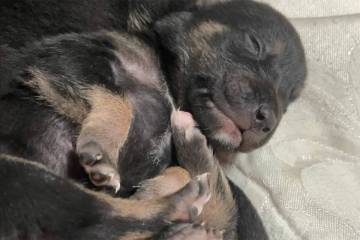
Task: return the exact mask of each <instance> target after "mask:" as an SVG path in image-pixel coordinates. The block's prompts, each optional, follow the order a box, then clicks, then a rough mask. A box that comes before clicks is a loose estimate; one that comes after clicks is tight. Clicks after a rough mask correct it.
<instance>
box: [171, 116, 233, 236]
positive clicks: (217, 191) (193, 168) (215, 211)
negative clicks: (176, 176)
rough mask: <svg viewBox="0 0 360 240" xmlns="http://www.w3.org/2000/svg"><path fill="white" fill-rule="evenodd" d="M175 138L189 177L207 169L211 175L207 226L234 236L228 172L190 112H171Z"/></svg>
mask: <svg viewBox="0 0 360 240" xmlns="http://www.w3.org/2000/svg"><path fill="white" fill-rule="evenodd" d="M171 123H172V129H173V139H174V143H175V147H176V151H177V157H178V161H179V163H180V165H181V166H182V167H183V168H185V169H186V170H187V171H188V172H189V173H190V176H191V177H193V176H196V175H198V174H202V173H205V172H208V173H209V174H210V177H209V181H210V191H211V196H212V197H211V199H210V201H209V202H208V203H207V204H206V206H205V208H204V210H203V212H202V214H201V216H200V218H201V220H202V221H203V222H205V223H206V225H207V226H208V227H209V228H211V229H215V230H217V231H224V234H225V236H227V237H226V239H233V236H234V235H233V234H235V233H234V232H233V231H234V230H235V226H236V221H235V217H236V206H235V201H234V198H233V195H232V192H231V189H230V186H229V183H228V180H227V179H226V177H225V174H224V173H223V171H222V168H221V166H220V165H219V162H218V161H217V159H215V158H214V154H213V152H212V150H211V149H210V148H209V147H208V145H207V142H206V138H205V136H204V135H203V134H202V133H201V132H200V130H199V129H197V128H196V123H195V121H194V120H193V118H192V116H191V114H189V113H185V112H180V111H176V112H174V113H173V114H172V119H171Z"/></svg>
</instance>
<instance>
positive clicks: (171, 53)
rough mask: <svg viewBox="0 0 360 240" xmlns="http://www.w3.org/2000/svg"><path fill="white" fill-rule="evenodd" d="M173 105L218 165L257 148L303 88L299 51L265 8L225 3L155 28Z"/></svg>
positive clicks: (283, 23)
mask: <svg viewBox="0 0 360 240" xmlns="http://www.w3.org/2000/svg"><path fill="white" fill-rule="evenodd" d="M155 31H156V32H157V34H158V36H159V39H160V41H161V46H162V51H160V53H161V54H162V55H161V59H165V61H163V62H164V63H166V64H163V67H164V69H165V71H166V73H167V75H166V76H167V78H166V79H167V81H168V85H169V87H170V89H171V94H172V96H173V97H174V99H175V102H176V106H178V107H180V108H182V109H184V110H187V111H190V112H191V113H192V114H193V115H194V118H195V120H196V121H197V122H198V124H199V126H200V129H201V130H202V131H203V132H204V134H205V135H206V136H207V138H208V140H209V142H210V144H211V145H212V146H213V148H214V150H215V153H216V154H218V155H219V156H222V157H220V160H222V162H223V163H225V162H226V161H227V160H231V158H227V157H226V155H227V154H225V155H223V154H222V153H229V152H248V151H251V150H253V149H255V148H258V147H260V146H261V145H263V144H265V143H266V142H267V141H268V140H269V139H270V138H271V136H272V134H273V133H274V131H275V129H276V127H277V126H278V124H279V122H280V119H281V117H282V115H283V113H284V112H285V111H286V109H287V107H288V105H289V104H290V103H291V102H292V101H293V100H294V99H296V97H297V96H298V95H299V92H300V90H301V89H302V88H303V85H304V79H305V74H306V68H305V59H304V51H303V47H302V45H301V42H300V39H299V37H298V34H297V33H296V32H295V30H294V28H293V27H292V26H291V24H290V23H289V22H288V21H287V20H286V18H285V17H283V16H282V15H281V14H279V13H278V12H276V11H274V10H273V9H272V8H270V7H269V6H267V5H264V4H260V3H257V2H252V1H228V2H225V3H218V4H214V5H211V6H210V7H205V8H202V9H201V10H198V11H196V12H182V13H174V14H172V15H170V16H168V17H166V18H164V19H161V20H160V21H158V22H156V24H155Z"/></svg>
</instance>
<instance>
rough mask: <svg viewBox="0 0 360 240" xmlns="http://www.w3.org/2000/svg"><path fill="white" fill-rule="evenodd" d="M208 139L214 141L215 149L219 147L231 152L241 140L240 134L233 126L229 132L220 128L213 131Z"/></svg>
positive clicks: (237, 146)
mask: <svg viewBox="0 0 360 240" xmlns="http://www.w3.org/2000/svg"><path fill="white" fill-rule="evenodd" d="M210 139H211V140H212V142H214V144H215V149H216V148H217V147H219V148H220V149H223V150H226V151H230V152H232V151H236V149H237V148H239V146H240V144H241V142H242V135H241V132H240V130H238V129H237V128H234V129H233V130H232V131H231V132H228V131H226V130H224V129H220V130H217V131H216V132H215V133H213V134H212V136H211V137H210Z"/></svg>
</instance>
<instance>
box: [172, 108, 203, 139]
mask: <svg viewBox="0 0 360 240" xmlns="http://www.w3.org/2000/svg"><path fill="white" fill-rule="evenodd" d="M171 127H172V129H173V132H174V134H175V135H177V136H181V135H183V136H184V137H185V139H186V140H187V141H192V139H194V138H199V139H202V140H203V141H206V138H205V136H204V135H203V134H202V133H201V132H200V130H199V129H198V128H197V123H196V122H195V120H194V119H193V117H192V115H191V113H188V112H184V111H174V112H173V113H172V115H171Z"/></svg>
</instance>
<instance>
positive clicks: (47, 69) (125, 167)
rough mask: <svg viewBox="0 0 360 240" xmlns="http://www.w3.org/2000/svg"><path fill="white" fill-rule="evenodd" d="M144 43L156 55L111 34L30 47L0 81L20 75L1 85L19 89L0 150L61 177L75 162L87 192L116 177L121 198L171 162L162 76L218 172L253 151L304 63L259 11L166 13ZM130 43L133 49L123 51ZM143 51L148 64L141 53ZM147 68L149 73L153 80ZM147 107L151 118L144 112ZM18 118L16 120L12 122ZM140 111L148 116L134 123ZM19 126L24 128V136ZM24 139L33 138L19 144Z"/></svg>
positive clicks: (233, 5)
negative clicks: (200, 134) (234, 157)
mask: <svg viewBox="0 0 360 240" xmlns="http://www.w3.org/2000/svg"><path fill="white" fill-rule="evenodd" d="M220 13H221V14H220ZM224 13H226V14H224ZM263 17H265V19H266V21H265V20H263ZM240 20H241V21H240ZM269 22H273V24H270V23H269ZM245 23H246V24H245ZM181 31H182V32H181ZM154 32H155V33H156V38H155V39H156V40H159V41H160V46H157V45H156V44H155V43H154V42H152V40H151V38H145V39H146V40H145V41H144V42H142V40H141V39H137V38H136V39H133V38H130V41H125V42H124V40H120V41H119V40H118V39H117V37H115V38H114V37H111V35H112V34H113V33H112V34H110V35H109V34H105V41H104V40H101V36H99V35H96V34H95V37H94V35H92V34H90V36H83V37H81V39H82V40H81V41H80V44H78V43H77V40H76V38H77V37H75V40H74V39H72V36H74V35H66V36H65V39H64V40H61V39H56V38H53V39H49V40H48V42H47V41H45V43H44V44H45V45H44V46H45V47H44V46H41V43H40V47H39V46H38V47H36V46H35V47H34V48H33V50H34V49H36V50H34V51H32V50H31V47H30V50H26V49H28V48H25V49H23V50H22V51H20V52H19V53H18V52H17V53H16V54H15V55H13V54H11V55H10V56H16V55H18V54H19V55H20V56H22V57H20V59H25V61H20V63H17V64H14V68H12V67H9V66H7V69H5V70H4V71H3V70H1V72H5V73H8V71H9V69H10V72H13V71H14V70H15V72H17V71H16V69H25V71H22V70H21V71H19V72H17V74H15V75H16V77H15V78H16V80H17V81H12V80H13V78H12V77H10V79H11V81H9V82H11V83H14V82H17V83H19V82H20V83H21V84H20V85H21V86H22V87H20V88H17V90H16V91H15V92H12V93H11V94H9V95H7V96H6V97H4V98H3V100H2V101H1V103H0V104H2V106H1V108H2V109H10V106H11V109H12V114H9V115H7V116H3V117H1V118H2V119H1V122H2V124H1V125H2V126H11V127H10V128H9V129H10V130H9V129H2V130H1V131H2V133H1V138H2V139H9V137H11V139H12V141H11V142H10V143H9V142H5V141H4V144H3V145H2V146H1V148H3V149H4V151H6V152H11V153H16V154H21V155H25V157H26V156H27V157H28V158H30V159H34V155H36V154H39V155H41V156H42V157H40V158H38V159H41V161H44V162H46V161H47V160H46V159H52V161H49V162H48V164H51V165H52V166H54V167H55V168H56V169H58V170H59V171H60V172H62V173H63V174H65V175H66V174H69V172H70V173H72V171H74V168H73V166H72V164H74V162H76V161H71V160H74V158H75V160H76V158H77V156H81V159H80V162H81V165H82V166H83V167H84V169H85V170H86V171H87V173H88V174H89V175H90V179H91V180H92V182H93V183H94V184H95V185H99V186H111V187H113V188H115V189H118V186H119V180H120V178H121V187H122V188H123V189H124V188H125V189H126V188H131V187H132V186H135V185H137V183H139V182H140V181H141V180H143V179H146V178H148V177H149V176H155V175H156V174H157V173H158V172H159V171H161V170H162V169H164V168H166V167H167V166H168V165H169V164H170V162H171V157H162V156H166V155H167V154H171V150H168V149H171V148H170V147H169V146H170V140H169V139H170V134H169V129H168V125H169V122H168V121H169V115H170V114H169V112H170V111H171V108H172V107H171V102H170V101H169V96H168V94H167V91H166V85H164V82H163V80H162V76H161V77H158V76H159V73H160V74H161V73H163V72H165V73H166V77H165V79H166V81H167V85H168V86H169V87H170V89H171V96H172V97H173V98H174V99H175V101H176V105H177V106H179V107H181V108H183V109H185V110H189V111H190V112H192V114H193V116H194V118H195V120H196V121H197V122H198V123H199V128H200V129H201V131H202V132H203V133H205V135H206V137H207V139H208V141H209V143H210V144H211V145H212V146H213V148H214V151H215V154H216V156H217V157H218V159H219V160H220V161H221V162H222V164H223V165H224V164H226V163H229V159H230V158H229V155H231V154H232V153H236V152H238V151H249V150H251V149H253V148H256V147H259V146H261V144H264V143H265V142H266V141H267V140H268V139H269V138H270V137H271V135H272V133H273V132H274V130H275V128H276V126H277V124H278V122H279V121H280V118H281V115H282V113H283V112H284V111H285V110H286V107H287V105H288V104H289V103H290V102H291V101H292V100H293V99H294V98H295V97H296V96H297V93H298V91H299V90H300V89H301V87H302V85H303V81H304V76H305V62H304V55H303V49H302V46H301V43H300V41H299V38H298V36H297V34H296V32H295V30H294V29H293V28H292V26H291V25H290V24H289V23H288V22H287V20H286V19H285V18H283V17H282V16H281V15H280V14H278V13H277V12H275V11H274V10H272V9H271V8H269V7H267V6H266V5H262V4H258V3H254V2H250V1H249V2H248V1H240V2H228V3H221V4H215V5H211V6H208V7H203V8H199V9H197V10H196V11H193V12H192V11H187V12H182V13H174V14H172V15H170V16H168V17H166V18H162V19H160V20H158V21H156V23H155V27H154ZM85 35H86V34H85ZM100 35H104V33H101V34H100ZM120 35H121V34H120ZM150 35H151V34H150ZM109 36H110V41H106V39H109ZM115 36H116V34H115ZM98 37H100V40H99V39H98ZM147 37H149V36H147ZM60 38H61V37H60ZM69 38H70V39H69ZM114 39H115V41H114V42H115V43H117V42H120V43H121V44H120V48H119V45H117V44H114V43H113V40H114ZM119 39H123V37H120V38H119ZM125 39H126V38H125ZM58 40H59V41H58ZM83 40H84V42H85V44H84V42H82V41H83ZM139 41H140V42H141V44H140V45H139V44H137V43H138V42H139ZM129 42H130V43H135V45H134V46H135V47H132V48H130V49H128V48H127V47H124V46H126V45H127V44H129ZM124 43H125V44H124ZM47 44H49V45H50V46H52V47H46V46H47ZM52 44H53V45H52ZM57 44H58V45H57ZM142 44H144V46H143V45H142ZM82 45H83V46H82ZM84 46H85V47H84ZM43 47H44V48H43ZM41 49H44V51H38V50H41ZM66 49H71V50H66ZM144 49H148V50H150V52H151V53H150V54H146V53H147V50H145V53H143V51H144ZM60 50H61V51H60ZM114 50H115V51H114ZM137 50H138V51H137ZM215 50H216V51H215ZM3 51H4V52H12V51H13V50H12V49H7V48H5V50H3ZM39 52H40V53H39ZM128 52H130V55H128V54H124V53H128ZM116 53H120V56H117V55H116ZM61 55H63V56H64V57H59V56H61ZM23 56H24V57H23ZM29 56H30V57H29ZM124 56H125V57H124ZM128 56H130V57H128ZM149 56H151V57H153V56H160V57H159V59H158V60H154V59H152V58H151V57H149ZM122 57H123V58H122ZM10 59H11V61H9V62H10V63H12V62H15V63H16V60H14V61H13V59H12V58H10ZM26 59H27V60H26ZM149 59H150V60H149ZM156 59H157V57H156ZM95 60H96V61H95ZM6 62H7V61H6V59H5V61H4V63H6ZM154 62H155V64H154ZM157 64H158V65H160V66H161V69H160V70H159V71H158V70H157V69H155V70H154V69H152V68H153V67H154V66H155V68H157ZM2 65H3V64H2ZM39 68H40V69H39ZM69 69H70V71H69ZM149 69H152V70H151V71H150V72H148V70H149ZM10 76H12V74H10ZM4 79H6V78H2V81H3V82H4V81H5V80H4ZM5 82H6V81H5ZM159 82H160V83H162V84H160V85H158V83H159ZM134 83H135V84H134ZM154 83H155V84H154ZM29 89H31V90H30V91H28V90H29ZM149 89H150V90H149ZM44 90H45V91H44ZM144 94H145V97H143V95H144ZM149 95H150V96H149ZM129 96H130V97H129ZM23 97H24V98H26V99H27V100H24V98H23ZM147 98H150V99H152V101H148V100H144V99H147ZM38 99H40V100H41V101H40V102H42V103H43V105H46V106H47V107H46V106H41V105H39V101H38ZM103 99H105V101H102V100H103ZM149 102H151V104H150V105H151V107H149V105H147V104H145V103H149ZM134 103H138V104H137V105H136V104H134ZM108 106H110V107H108ZM133 106H135V108H133ZM30 109H32V110H30ZM113 109H120V110H119V111H113ZM159 109H161V111H159ZM102 110H104V111H102ZM164 111H165V112H164ZM19 112H20V113H21V116H23V119H20V120H17V116H18V114H19ZM142 112H144V113H146V114H150V115H151V114H152V115H151V116H152V117H151V118H150V117H145V118H141V117H140V116H141V114H138V113H142ZM122 113H124V114H122ZM158 113H161V114H158ZM146 114H144V116H146ZM99 115H101V116H106V118H105V119H101V118H98V117H96V116H99ZM41 116H46V117H45V118H42V117H41ZM204 116H206V118H205V117H204ZM64 117H65V119H64ZM162 117H163V118H162ZM25 119H26V122H27V123H28V124H29V125H28V126H23V125H24V124H23V123H24V121H25ZM39 119H41V120H40V121H42V123H43V124H39ZM136 119H138V120H137V121H136ZM139 119H140V120H139ZM163 119H165V120H163ZM166 119H167V120H166ZM98 120H99V121H98ZM97 121H98V122H97ZM118 121H119V122H118ZM144 121H145V123H146V124H144V125H141V124H142V123H143V122H144ZM147 121H148V122H147ZM154 123H155V124H154ZM160 123H161V124H160ZM162 124H163V125H162ZM160 125H161V126H160ZM21 126H22V127H21ZM29 126H30V127H29ZM135 126H137V127H135ZM145 126H146V127H145ZM148 126H151V127H152V128H147V127H148ZM154 126H155V129H154ZM148 129H150V130H148ZM44 130H45V131H44ZM29 131H30V132H31V133H34V134H30V135H29V134H25V133H26V132H29ZM143 133H146V135H145V138H144V139H145V140H146V139H155V141H144V139H142V138H141V137H140V136H141V135H142V134H143ZM77 134H79V138H77V137H76V135H77ZM108 134H109V135H108ZM152 134H153V135H152ZM28 136H31V138H30V139H29V138H28ZM153 136H154V137H153ZM139 139H140V140H139ZM0 140H1V139H0ZM28 141H30V142H32V143H35V144H34V145H31V144H29V142H28ZM54 143H55V144H54ZM57 143H60V144H59V147H58V145H56V144H57ZM139 143H141V144H139ZM143 144H145V147H143ZM147 144H148V145H147ZM29 146H31V148H32V149H29ZM54 146H56V147H54ZM54 148H55V151H52V149H54ZM74 149H75V150H76V151H74ZM152 149H154V151H152ZM148 150H149V151H148ZM74 152H75V153H76V154H74ZM127 153H129V154H128V155H127V156H126V154H127ZM130 153H131V154H133V155H131V154H130ZM144 153H145V154H146V156H145V157H144ZM55 154H56V155H57V156H56V157H55ZM49 155H50V157H49V158H47V157H44V156H49ZM154 156H155V157H154ZM116 157H118V158H116ZM57 159H61V160H60V161H56V160H57ZM122 159H126V161H122ZM129 159H130V160H129ZM54 160H55V161H54ZM69 160H70V161H69ZM149 163H150V164H149ZM62 164H65V167H61V166H63V165H62ZM119 172H120V176H119V175H118V173H119ZM75 175H77V174H75ZM123 186H124V187H123Z"/></svg>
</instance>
